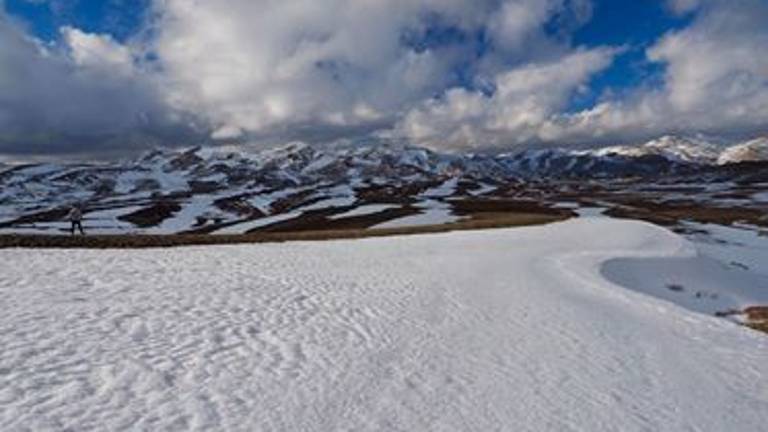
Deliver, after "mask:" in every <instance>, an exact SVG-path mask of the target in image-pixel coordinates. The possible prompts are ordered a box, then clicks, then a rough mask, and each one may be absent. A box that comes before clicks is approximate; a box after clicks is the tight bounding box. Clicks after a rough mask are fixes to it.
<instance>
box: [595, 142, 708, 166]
mask: <svg viewBox="0 0 768 432" xmlns="http://www.w3.org/2000/svg"><path fill="white" fill-rule="evenodd" d="M593 154H594V155H596V156H612V155H613V156H625V157H630V158H639V157H647V156H661V157H664V158H666V159H668V160H670V161H674V162H682V163H690V164H699V165H710V164H713V163H714V162H715V161H717V158H718V156H719V154H720V149H719V148H718V147H717V146H716V145H714V144H711V143H709V142H707V141H704V140H701V139H695V138H684V137H678V136H674V135H666V136H663V137H661V138H657V139H655V140H651V141H648V142H646V143H644V144H642V145H636V146H627V145H623V146H612V147H605V148H602V149H599V150H596V151H594V152H593Z"/></svg>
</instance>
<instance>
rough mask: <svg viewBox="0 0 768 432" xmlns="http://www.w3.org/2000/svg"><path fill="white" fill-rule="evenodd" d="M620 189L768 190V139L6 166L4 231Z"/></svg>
mask: <svg viewBox="0 0 768 432" xmlns="http://www.w3.org/2000/svg"><path fill="white" fill-rule="evenodd" d="M616 182H621V183H622V184H628V185H630V184H631V185H634V186H633V187H635V189H636V186H637V185H648V184H657V183H661V184H675V183H688V184H690V183H698V184H709V185H711V184H721V185H722V184H728V183H729V182H731V183H736V184H739V185H749V187H751V188H754V189H755V190H756V192H755V193H756V194H757V193H759V190H760V188H761V187H763V186H764V185H765V184H768V138H759V139H754V140H751V141H748V142H744V143H740V144H737V145H733V146H730V147H721V146H717V145H713V144H710V143H708V142H706V141H703V140H699V139H689V138H681V137H674V136H665V137H662V138H659V139H656V140H653V141H650V142H648V143H645V144H643V145H640V146H614V147H605V148H600V149H593V150H570V149H536V150H527V151H523V152H519V153H504V154H444V153H439V152H435V151H431V150H428V149H424V148H419V147H415V146H411V145H408V144H407V143H399V142H380V141H373V142H362V143H361V142H354V143H353V142H345V143H337V144H334V145H327V146H323V147H314V146H311V145H308V144H304V143H291V144H288V145H285V146H282V147H278V148H273V149H267V150H262V151H247V152H246V151H223V150H221V149H217V148H208V147H206V148H192V149H185V150H174V151H169V150H156V151H152V152H149V153H146V154H144V155H142V156H141V157H139V158H137V159H133V160H127V161H120V162H113V163H101V164H26V165H13V166H4V167H3V166H0V233H3V232H6V233H7V232H13V233H30V232H32V233H38V232H59V231H61V230H62V229H64V228H65V225H66V224H65V223H64V222H63V221H62V219H63V217H64V215H65V214H66V211H67V209H68V208H70V207H71V206H72V205H75V204H78V205H80V206H81V207H83V208H84V210H85V212H86V218H87V219H88V218H90V222H91V226H93V227H94V228H95V229H97V230H101V232H105V233H108V232H109V233H111V232H148V233H162V234H165V233H179V232H201V233H219V232H227V233H233V232H236V233H240V232H250V231H252V230H257V229H262V228H264V227H269V226H271V225H273V224H277V223H284V222H285V221H287V220H290V219H291V216H293V217H294V218H300V217H302V215H303V214H304V213H307V212H323V213H324V214H325V215H326V216H327V217H335V216H338V215H342V216H343V215H344V214H345V213H350V212H351V215H352V216H350V217H358V218H359V217H360V216H363V215H366V214H376V213H379V212H384V213H387V212H389V213H387V214H391V215H392V216H393V218H392V219H395V220H396V219H398V217H402V218H406V219H407V218H411V219H410V221H411V222H408V221H406V222H403V223H406V224H407V223H416V222H419V221H418V220H415V219H418V217H422V219H424V220H423V221H421V223H425V222H427V221H431V222H435V223H447V222H451V221H455V220H456V219H457V218H458V217H457V216H456V215H455V211H454V210H455V202H456V201H461V200H462V199H472V200H477V199H479V197H483V199H486V200H487V199H493V198H496V199H501V198H506V199H509V198H518V199H519V198H532V197H534V198H535V197H536V196H542V195H543V194H545V193H544V192H542V191H547V190H549V191H550V192H551V190H562V189H563V188H562V187H561V186H562V185H564V184H571V185H572V184H580V185H584V184H593V183H605V184H607V183H616ZM553 184H555V185H559V186H557V187H553V186H552V185H553ZM569 187H571V188H573V186H569ZM577 187H578V188H582V187H583V186H577ZM710 189H711V187H710ZM550 192H548V193H550ZM452 203H453V204H452ZM550 204H551V203H550ZM371 206H372V207H371ZM396 207H399V208H400V210H401V211H399V212H398V211H395V208H396ZM403 209H407V211H405V212H404V213H403V211H402V210H403ZM376 210H378V212H377V211H376ZM355 212H357V213H355ZM367 212H373V213H367ZM270 218H272V220H271V219H270ZM337 219H338V218H337ZM341 219H343V218H341ZM381 220H382V224H387V223H390V224H392V223H393V222H392V221H391V220H388V219H387V218H382V219H381ZM376 221H377V222H378V220H376ZM394 224H395V225H397V222H394ZM376 226H380V225H372V227H376ZM366 228H370V227H366Z"/></svg>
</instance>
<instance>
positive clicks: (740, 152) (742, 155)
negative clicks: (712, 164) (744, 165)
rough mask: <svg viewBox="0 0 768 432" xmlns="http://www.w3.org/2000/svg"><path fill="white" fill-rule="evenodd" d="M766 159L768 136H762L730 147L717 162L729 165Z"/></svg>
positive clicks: (767, 156) (767, 157)
mask: <svg viewBox="0 0 768 432" xmlns="http://www.w3.org/2000/svg"><path fill="white" fill-rule="evenodd" d="M765 160H768V137H761V138H757V139H753V140H751V141H747V142H745V143H742V144H737V145H734V146H731V147H728V148H727V149H725V150H724V151H723V152H722V153H721V154H720V157H719V158H718V159H717V163H718V164H720V165H727V164H732V163H740V162H758V161H765Z"/></svg>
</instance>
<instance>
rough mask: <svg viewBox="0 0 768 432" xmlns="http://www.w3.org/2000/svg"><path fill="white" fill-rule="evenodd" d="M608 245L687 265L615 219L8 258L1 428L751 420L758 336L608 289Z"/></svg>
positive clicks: (678, 250) (662, 243) (675, 426)
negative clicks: (350, 238)
mask: <svg viewBox="0 0 768 432" xmlns="http://www.w3.org/2000/svg"><path fill="white" fill-rule="evenodd" d="M615 259H622V260H624V261H622V263H621V264H620V265H623V266H624V269H626V270H631V269H633V268H635V269H636V268H637V267H636V266H638V265H640V266H643V265H645V263H647V262H648V261H647V260H659V259H664V260H685V261H686V262H689V263H695V262H696V260H697V259H698V258H697V256H696V251H695V250H694V249H693V247H692V246H691V244H690V243H688V242H687V241H685V240H683V239H682V238H681V237H679V236H677V235H674V234H672V233H670V232H669V231H666V230H664V229H662V228H659V227H656V226H653V225H649V224H645V223H641V222H634V221H624V220H613V219H608V218H580V219H573V220H570V221H567V222H563V223H558V224H552V225H547V226H540V227H529V228H521V229H508V230H492V231H477V232H455V233H448V234H439V235H421V236H411V237H403V238H397V237H392V238H379V239H366V240H359V241H331V242H321V243H301V242H300V243H284V244H261V245H245V246H220V247H192V248H178V249H168V250H132V251H128V250H113V251H94V250H69V251H52V250H4V251H0V274H2V278H0V307H1V308H2V311H3V314H1V315H0V346H2V349H1V350H0V430H2V431H26V430H33V431H49V430H50V431H60V430H73V431H101V430H110V431H120V430H152V431H154V430H183V431H186V430H206V431H207V430H239V431H261V430H264V431H283V430H285V431H289V430H290V431H294V430H302V431H332V430H355V431H361V430H363V431H365V430H376V431H378V430H408V431H432V430H440V431H469V430H472V431H489V430H515V431H548V430H568V431H590V432H592V431H608V430H610V431H615V430H621V431H683V430H692V431H693V430H697V431H699V430H701V431H704V430H706V431H740V432H748V431H764V430H765V426H766V425H767V424H768V362H766V361H765V359H766V356H767V355H768V338H766V337H765V335H762V334H759V333H757V332H753V331H751V330H748V329H745V328H743V327H739V326H737V325H734V324H733V323H730V322H728V321H726V320H723V319H718V318H714V317H711V316H708V315H704V314H698V313H695V312H692V311H689V310H687V309H684V308H682V307H679V306H677V305H675V304H674V303H670V302H667V301H664V300H661V299H657V298H655V297H651V296H647V295H645V294H643V293H641V292H637V291H634V290H630V289H626V288H623V287H621V286H618V285H615V284H614V283H612V282H610V281H608V280H607V279H605V277H604V276H603V270H602V267H603V264H604V263H605V262H607V261H611V260H615ZM612 262H613V263H614V264H615V263H616V262H615V261H612ZM648 270H649V271H648V272H647V274H646V275H645V276H646V278H647V280H656V281H657V282H659V283H665V282H666V280H665V279H664V272H656V271H654V268H653V267H650V268H649V269H648ZM668 270H669V271H673V269H668ZM689 270H690V268H689V267H686V266H682V267H680V270H679V271H680V272H688V271H689ZM723 271H727V269H725V270H723ZM691 277H693V276H691ZM635 288H636V289H637V287H635Z"/></svg>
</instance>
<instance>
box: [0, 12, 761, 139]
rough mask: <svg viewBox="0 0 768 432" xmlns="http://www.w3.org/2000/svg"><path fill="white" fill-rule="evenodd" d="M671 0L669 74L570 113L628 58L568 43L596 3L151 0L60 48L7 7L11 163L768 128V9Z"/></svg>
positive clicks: (662, 44)
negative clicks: (338, 143)
mask: <svg viewBox="0 0 768 432" xmlns="http://www.w3.org/2000/svg"><path fill="white" fill-rule="evenodd" d="M658 1H664V2H665V4H666V5H667V8H668V10H669V11H670V12H671V13H674V14H679V15H685V16H686V17H687V18H686V19H687V20H689V21H690V24H689V25H687V26H686V27H684V28H682V29H678V30H675V31H671V32H669V33H667V34H665V35H663V36H662V37H660V38H659V39H658V40H656V41H654V42H653V43H651V44H650V46H649V47H648V49H647V51H646V57H647V62H648V63H649V64H656V65H659V66H661V70H662V72H661V74H662V75H661V76H659V77H657V78H659V79H657V80H654V81H652V82H649V83H643V84H642V85H640V86H638V87H637V88H634V89H632V88H624V89H621V90H622V91H621V92H619V93H618V94H620V96H614V95H612V94H611V93H606V94H605V95H604V96H603V97H601V98H600V99H599V101H598V103H596V104H595V105H594V106H591V107H588V108H587V109H584V110H582V111H578V112H573V111H572V110H571V107H572V101H573V99H574V97H575V96H578V95H580V94H582V93H583V92H589V91H591V90H590V85H591V82H592V80H593V78H594V77H595V76H597V75H598V74H599V73H601V72H602V71H604V70H606V69H608V68H610V67H612V64H613V62H614V60H615V58H616V57H618V56H621V55H623V53H624V52H625V51H624V49H625V47H599V46H598V47H595V46H591V47H579V46H574V45H573V43H572V41H571V36H572V35H573V32H574V31H575V30H576V29H577V28H579V26H581V25H583V24H585V23H586V22H588V21H589V20H590V19H591V17H592V12H593V10H592V9H593V6H592V1H591V0H365V1H361V0H323V1H318V0H292V1H280V2H278V1H270V0H221V1H217V2H208V1H202V0H154V1H153V3H152V10H151V11H150V13H148V14H147V16H148V17H151V18H150V20H149V21H148V22H146V23H145V29H144V31H142V32H141V33H140V34H138V35H135V36H134V37H133V38H129V39H128V40H127V42H119V41H117V40H115V39H114V38H113V37H111V36H109V35H104V34H95V33H88V32H84V31H83V30H81V29H77V28H74V27H64V28H62V29H61V37H60V40H58V41H56V42H55V43H43V42H40V41H39V40H36V39H35V38H33V37H31V36H30V35H29V32H28V31H26V30H25V29H24V28H23V27H22V26H21V25H20V24H19V23H17V22H14V21H13V20H12V19H10V18H9V17H8V16H7V15H6V14H5V12H3V9H2V0H0V153H12V152H22V151H24V152H30V151H31V152H67V151H72V150H75V149H76V150H79V151H91V150H98V149H106V148H109V147H110V146H113V145H120V146H122V147H127V146H133V145H135V142H145V143H146V142H147V140H150V141H149V142H151V143H169V142H170V143H181V144H188V143H190V141H191V140H195V141H198V140H207V139H211V140H214V141H216V140H218V141H225V142H233V141H235V142H236V141H245V140H249V141H253V140H270V139H272V140H277V141H279V140H293V139H301V140H316V141H325V140H333V139H336V138H339V137H350V136H355V135H365V134H371V133H374V132H381V131H388V132H389V133H391V134H396V135H399V136H403V137H406V138H408V139H411V140H413V141H414V142H415V143H417V144H426V145H430V146H433V147H438V148H442V149H486V148H509V147H511V146H519V145H533V144H541V143H557V144H567V143H594V142H603V141H622V142H626V141H630V140H636V139H637V140H639V139H644V138H647V137H653V136H654V135H658V134H662V133H670V132H672V133H675V132H676V133H696V132H706V133H712V134H722V135H737V134H745V135H746V134H751V133H755V132H761V131H764V129H762V128H765V127H766V121H767V120H768V119H767V118H766V117H767V116H768V60H767V59H768V57H765V56H763V55H761V53H762V51H763V50H764V47H765V46H768V29H767V28H766V26H765V25H764V24H765V22H768V4H766V3H765V2H764V1H762V0H737V1H727V0H658ZM635 48H636V47H635ZM152 140H154V141H152ZM116 143H120V144H116Z"/></svg>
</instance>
